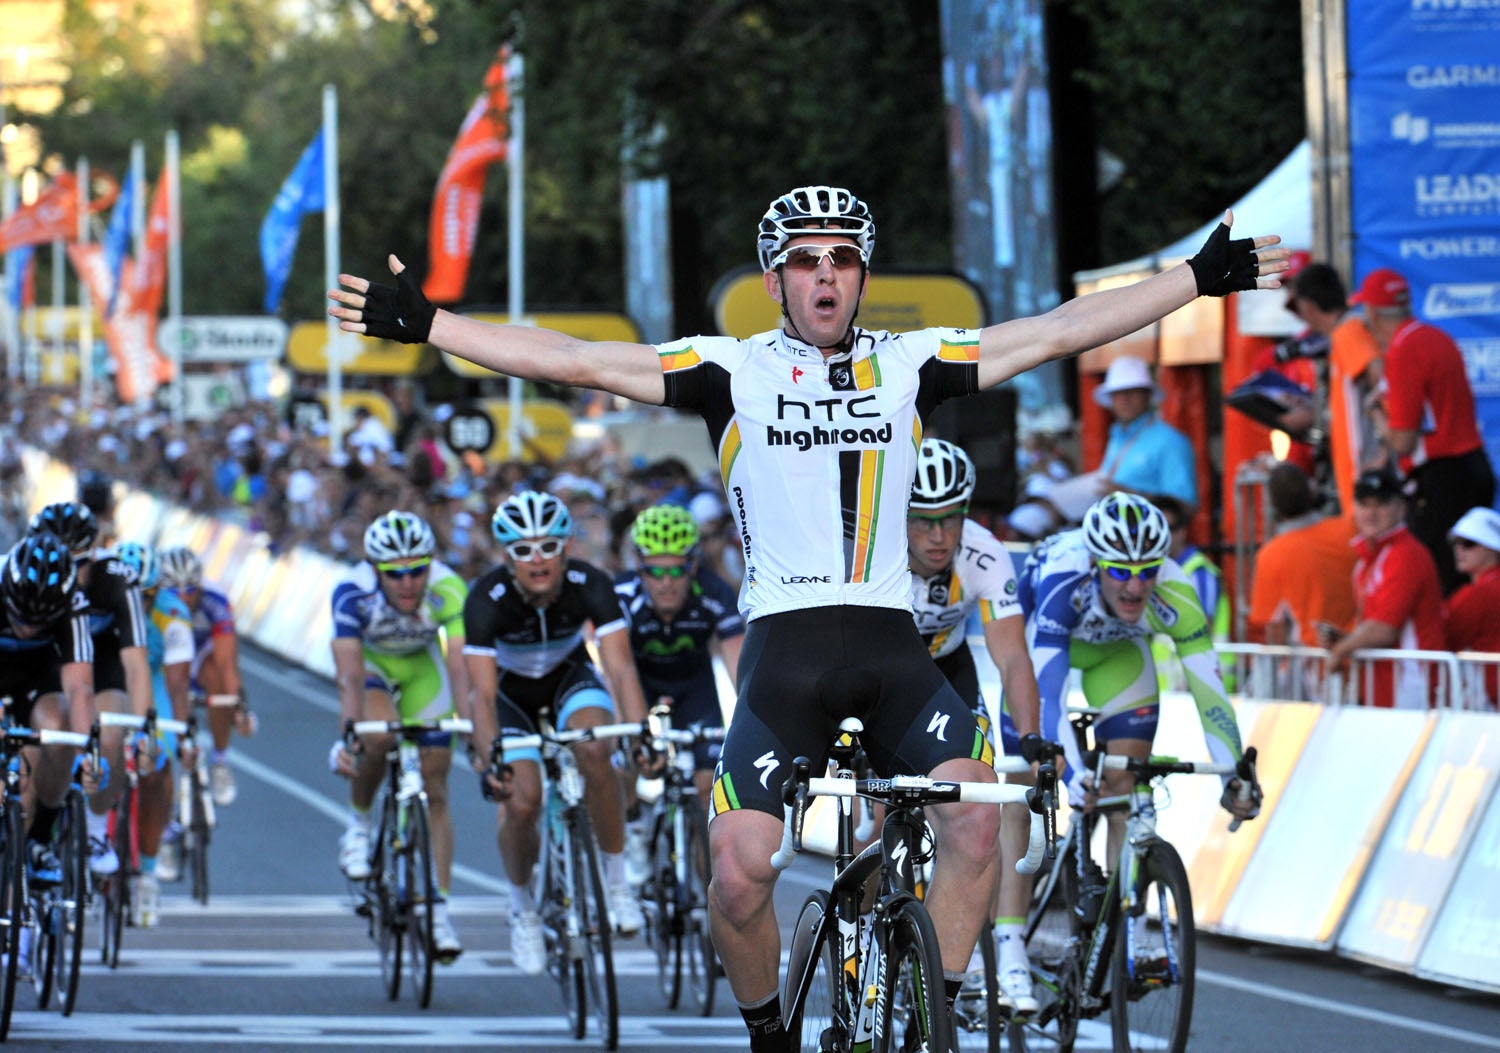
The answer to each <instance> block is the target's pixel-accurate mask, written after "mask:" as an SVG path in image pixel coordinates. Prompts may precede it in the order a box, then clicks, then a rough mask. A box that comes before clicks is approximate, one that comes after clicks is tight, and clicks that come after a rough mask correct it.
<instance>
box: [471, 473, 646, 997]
mask: <svg viewBox="0 0 1500 1053" xmlns="http://www.w3.org/2000/svg"><path fill="white" fill-rule="evenodd" d="M491 531H492V532H493V533H494V536H495V539H496V540H497V541H499V542H500V544H501V545H502V546H504V549H505V557H504V561H503V562H502V563H501V564H500V565H499V566H497V567H495V568H494V569H493V570H491V571H489V573H487V574H484V575H481V576H480V577H479V578H478V579H477V580H476V581H475V582H474V586H473V588H471V589H470V590H469V598H468V600H467V601H466V602H465V603H464V654H465V656H467V661H468V667H469V679H470V682H471V684H472V686H473V691H474V696H473V697H474V702H475V704H474V706H473V718H474V738H473V741H474V742H475V743H478V744H484V743H488V742H489V741H490V740H491V738H492V737H493V736H494V732H495V718H496V714H497V712H498V715H499V724H500V727H501V728H502V729H503V730H504V731H505V732H506V733H508V734H516V735H525V734H529V733H531V732H534V731H535V730H537V724H536V720H537V715H538V714H539V713H540V712H541V711H542V710H547V711H548V712H549V713H550V715H551V720H552V724H553V726H554V727H556V728H558V729H563V728H584V727H598V726H599V725H601V724H611V723H614V722H615V720H616V715H615V704H616V703H618V704H619V710H620V713H619V717H620V719H621V720H625V721H639V720H644V719H645V718H646V706H645V700H644V697H643V696H642V694H641V685H640V680H639V679H638V678H637V676H636V672H635V663H634V662H633V661H632V659H631V656H630V643H629V639H628V636H627V634H626V633H625V632H624V631H623V630H624V629H625V616H624V614H623V612H622V611H621V610H620V604H619V601H618V600H617V598H616V597H615V590H614V584H613V582H611V581H610V578H609V576H608V575H607V574H605V573H604V572H603V571H602V570H599V569H598V568H597V567H594V566H591V565H590V564H588V563H585V562H583V561H582V560H577V559H569V558H568V552H567V550H568V540H569V539H570V538H571V537H572V534H573V519H572V517H571V516H570V515H569V514H568V509H567V507H566V506H565V505H564V504H563V503H562V502H561V501H560V500H558V499H557V498H556V497H554V496H553V495H551V494H543V493H538V492H536V491H534V490H527V491H524V492H522V493H520V494H517V495H515V496H514V497H511V498H509V499H508V500H506V501H505V502H504V503H503V504H501V505H500V507H499V508H497V509H496V510H495V515H494V518H493V520H492V522H491ZM588 627H592V629H593V634H594V642H595V645H596V646H597V648H598V651H599V660H600V663H601V664H602V665H603V667H604V670H603V671H604V674H605V675H606V676H607V677H608V678H609V683H610V685H611V686H612V687H613V688H614V701H611V698H610V692H608V691H606V690H605V687H604V682H603V680H602V679H601V677H600V671H599V669H598V668H596V667H595V665H594V662H593V660H592V658H590V656H589V651H588V648H587V647H586V646H585V645H584V630H585V629H586V628H588ZM490 700H493V701H492V704H486V703H487V702H490ZM612 749H613V746H612V744H611V743H609V742H591V743H587V744H584V745H581V746H579V747H578V748H577V749H576V750H574V755H575V756H576V757H577V759H578V767H579V771H580V772H581V773H582V775H583V780H584V784H585V786H586V799H587V800H588V802H589V814H590V817H591V818H592V819H593V822H594V831H595V834H596V836H597V837H598V840H599V851H600V854H601V856H602V857H603V860H604V879H605V884H606V885H607V886H608V899H609V913H610V918H611V919H612V920H613V922H614V925H615V927H616V928H617V929H619V930H620V931H621V932H622V933H624V934H626V935H629V934H631V933H635V932H638V931H640V929H641V926H642V925H644V924H645V918H644V916H643V915H642V914H641V905H640V901H639V900H638V899H637V898H636V894H635V891H634V890H633V889H632V888H631V887H630V884H629V882H628V881H626V877H625V860H624V849H625V844H624V842H625V816H624V809H623V807H622V804H621V801H620V784H619V780H618V779H617V778H616V777H615V773H614V768H613V766H612V765H611V763H610V753H611V751H612ZM539 760H540V757H539V755H537V754H535V753H532V754H531V755H529V756H528V755H527V753H525V752H521V753H515V754H506V761H507V762H508V763H509V764H510V765H511V767H512V776H511V778H510V779H509V780H508V782H507V783H506V784H505V785H504V786H498V785H497V787H496V788H497V789H499V790H500V791H501V792H502V793H503V794H505V796H506V799H505V803H504V804H503V805H502V806H501V818H500V833H499V842H500V856H501V860H502V861H503V863H504V865H505V872H506V877H507V878H509V880H510V883H511V951H512V954H513V955H514V957H515V959H516V964H517V966H518V967H519V968H521V969H522V970H523V971H525V972H532V973H535V972H540V971H541V970H542V966H543V964H544V961H545V953H544V949H543V946H542V923H541V918H540V917H539V916H538V914H537V909H536V903H535V902H534V900H533V898H532V895H531V888H530V882H531V871H532V868H533V867H534V866H535V864H536V859H537V852H538V840H537V820H538V818H539V816H540V814H541V802H542V783H541V769H540V765H539V764H538V761H539ZM481 763H482V762H481Z"/></svg>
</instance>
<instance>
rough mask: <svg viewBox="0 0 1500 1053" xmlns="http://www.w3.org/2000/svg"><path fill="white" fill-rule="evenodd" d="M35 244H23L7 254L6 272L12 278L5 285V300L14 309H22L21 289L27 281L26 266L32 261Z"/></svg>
mask: <svg viewBox="0 0 1500 1053" xmlns="http://www.w3.org/2000/svg"><path fill="white" fill-rule="evenodd" d="M35 250H36V246H35V245H22V246H21V247H19V248H15V249H11V250H10V251H9V252H7V253H6V254H5V273H6V277H8V278H9V279H10V280H9V281H8V282H7V283H6V286H5V302H6V303H8V304H10V309H11V310H12V311H19V310H20V309H21V290H22V289H23V288H24V287H25V283H26V268H27V266H28V265H29V264H30V263H31V254H32V252H34V251H35Z"/></svg>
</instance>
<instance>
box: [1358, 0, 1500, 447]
mask: <svg viewBox="0 0 1500 1053" xmlns="http://www.w3.org/2000/svg"><path fill="white" fill-rule="evenodd" d="M1346 18H1347V22H1348V42H1347V43H1348V59H1349V72H1350V74H1351V76H1350V79H1349V150H1350V163H1351V173H1352V186H1353V215H1352V217H1351V219H1352V221H1353V229H1354V235H1355V239H1354V274H1353V275H1350V276H1349V277H1350V285H1351V287H1356V286H1358V284H1359V281H1360V280H1361V279H1362V278H1363V277H1364V276H1365V275H1366V274H1368V273H1369V272H1370V271H1372V270H1374V269H1375V268H1377V267H1393V268H1395V269H1396V270H1398V271H1400V272H1401V273H1402V274H1404V275H1406V277H1407V280H1408V281H1409V282H1410V283H1411V288H1412V307H1413V310H1414V312H1415V313H1416V315H1417V316H1418V317H1420V318H1422V319H1424V320H1426V321H1428V322H1431V323H1433V324H1434V325H1437V326H1440V327H1441V328H1442V329H1444V330H1445V331H1447V332H1448V333H1449V334H1450V335H1451V336H1452V337H1453V338H1454V339H1455V340H1456V341H1458V344H1459V347H1460V348H1462V350H1463V353H1464V358H1465V360H1466V361H1467V363H1468V367H1469V379H1470V381H1471V382H1472V384H1473V387H1474V395H1475V397H1476V399H1477V401H1478V411H1479V418H1480V425H1481V427H1482V429H1483V431H1484V438H1485V444H1486V446H1487V447H1488V449H1489V455H1490V461H1491V463H1493V464H1495V465H1500V0H1363V2H1361V3H1358V4H1349V5H1348V6H1347V9H1346Z"/></svg>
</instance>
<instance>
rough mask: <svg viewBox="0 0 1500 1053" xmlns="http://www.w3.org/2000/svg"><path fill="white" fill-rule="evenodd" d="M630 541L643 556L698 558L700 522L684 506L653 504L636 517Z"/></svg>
mask: <svg viewBox="0 0 1500 1053" xmlns="http://www.w3.org/2000/svg"><path fill="white" fill-rule="evenodd" d="M630 540H631V543H632V544H634V545H635V550H636V551H637V552H639V553H640V554H641V556H642V557H647V556H686V557H688V558H689V559H692V558H693V557H695V556H697V555H698V521H697V520H696V519H694V518H693V514H692V513H691V512H689V511H688V510H687V509H686V508H683V507H682V506H681V505H652V506H651V507H650V508H648V509H646V510H645V511H644V512H642V513H641V514H640V515H638V516H636V517H635V523H634V524H632V525H631V527H630Z"/></svg>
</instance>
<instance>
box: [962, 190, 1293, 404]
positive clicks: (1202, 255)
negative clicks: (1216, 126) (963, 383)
mask: <svg viewBox="0 0 1500 1053" xmlns="http://www.w3.org/2000/svg"><path fill="white" fill-rule="evenodd" d="M1233 223H1234V215H1233V213H1231V212H1225V213H1224V221H1223V222H1222V223H1220V224H1219V226H1218V228H1216V229H1215V231H1214V232H1213V234H1212V235H1210V236H1209V239H1208V241H1207V242H1205V243H1204V245H1203V248H1202V249H1201V250H1199V252H1198V255H1196V256H1194V257H1193V258H1192V259H1191V260H1189V261H1187V262H1186V263H1180V264H1178V265H1177V266H1176V267H1173V268H1172V269H1171V270H1167V271H1163V272H1162V273H1160V274H1156V275H1153V276H1152V277H1150V278H1147V279H1146V280H1144V281H1140V282H1136V283H1135V284H1133V285H1127V286H1122V287H1120V288H1117V289H1106V290H1102V291H1100V292H1096V293H1090V294H1089V295H1087V296H1080V297H1078V298H1076V299H1073V300H1069V301H1068V302H1067V303H1064V304H1061V305H1059V306H1058V307H1055V308H1053V309H1052V310H1051V311H1048V312H1047V313H1046V314H1044V315H1038V316H1036V317H1032V318H1017V319H1014V320H1012V321H1008V322H1001V323H999V324H997V325H992V326H988V327H986V328H984V329H982V330H980V334H979V386H980V387H981V388H988V387H993V386H994V385H995V384H999V383H1000V382H1001V381H1004V380H1009V379H1010V378H1011V377H1013V376H1015V375H1016V374H1018V373H1024V372H1025V371H1026V370H1028V369H1032V368H1034V367H1036V366H1039V365H1041V364H1042V363H1043V362H1049V361H1052V360H1053V359H1058V358H1065V357H1067V356H1069V355H1076V354H1078V353H1079V352H1081V351H1086V350H1088V349H1089V348H1091V347H1098V346H1099V345H1101V344H1107V343H1109V342H1110V341H1111V340H1116V339H1118V338H1120V337H1122V336H1125V335H1126V334H1128V333H1133V332H1135V331H1136V330H1137V329H1140V328H1142V327H1144V326H1146V325H1149V324H1150V323H1152V322H1154V321H1156V320H1158V319H1160V318H1163V317H1165V316H1166V315H1168V314H1171V313H1172V312H1173V311H1175V310H1177V309H1178V308H1179V307H1183V306H1186V305H1187V304H1188V303H1191V302H1192V301H1193V300H1195V299H1196V298H1197V297H1199V296H1224V295H1226V294H1228V293H1231V292H1235V291H1238V290H1247V289H1256V288H1260V289H1276V288H1280V286H1281V279H1280V277H1279V275H1280V274H1281V272H1282V271H1285V270H1286V268H1287V263H1286V260H1287V256H1288V255H1289V253H1288V251H1287V250H1286V249H1276V248H1272V246H1274V245H1276V244H1278V243H1279V242H1280V241H1281V238H1280V237H1279V236H1277V235H1274V234H1272V235H1266V236H1262V237H1258V238H1254V239H1251V238H1241V239H1235V240H1231V239H1230V237H1229V226H1230V225H1232V224H1233Z"/></svg>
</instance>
